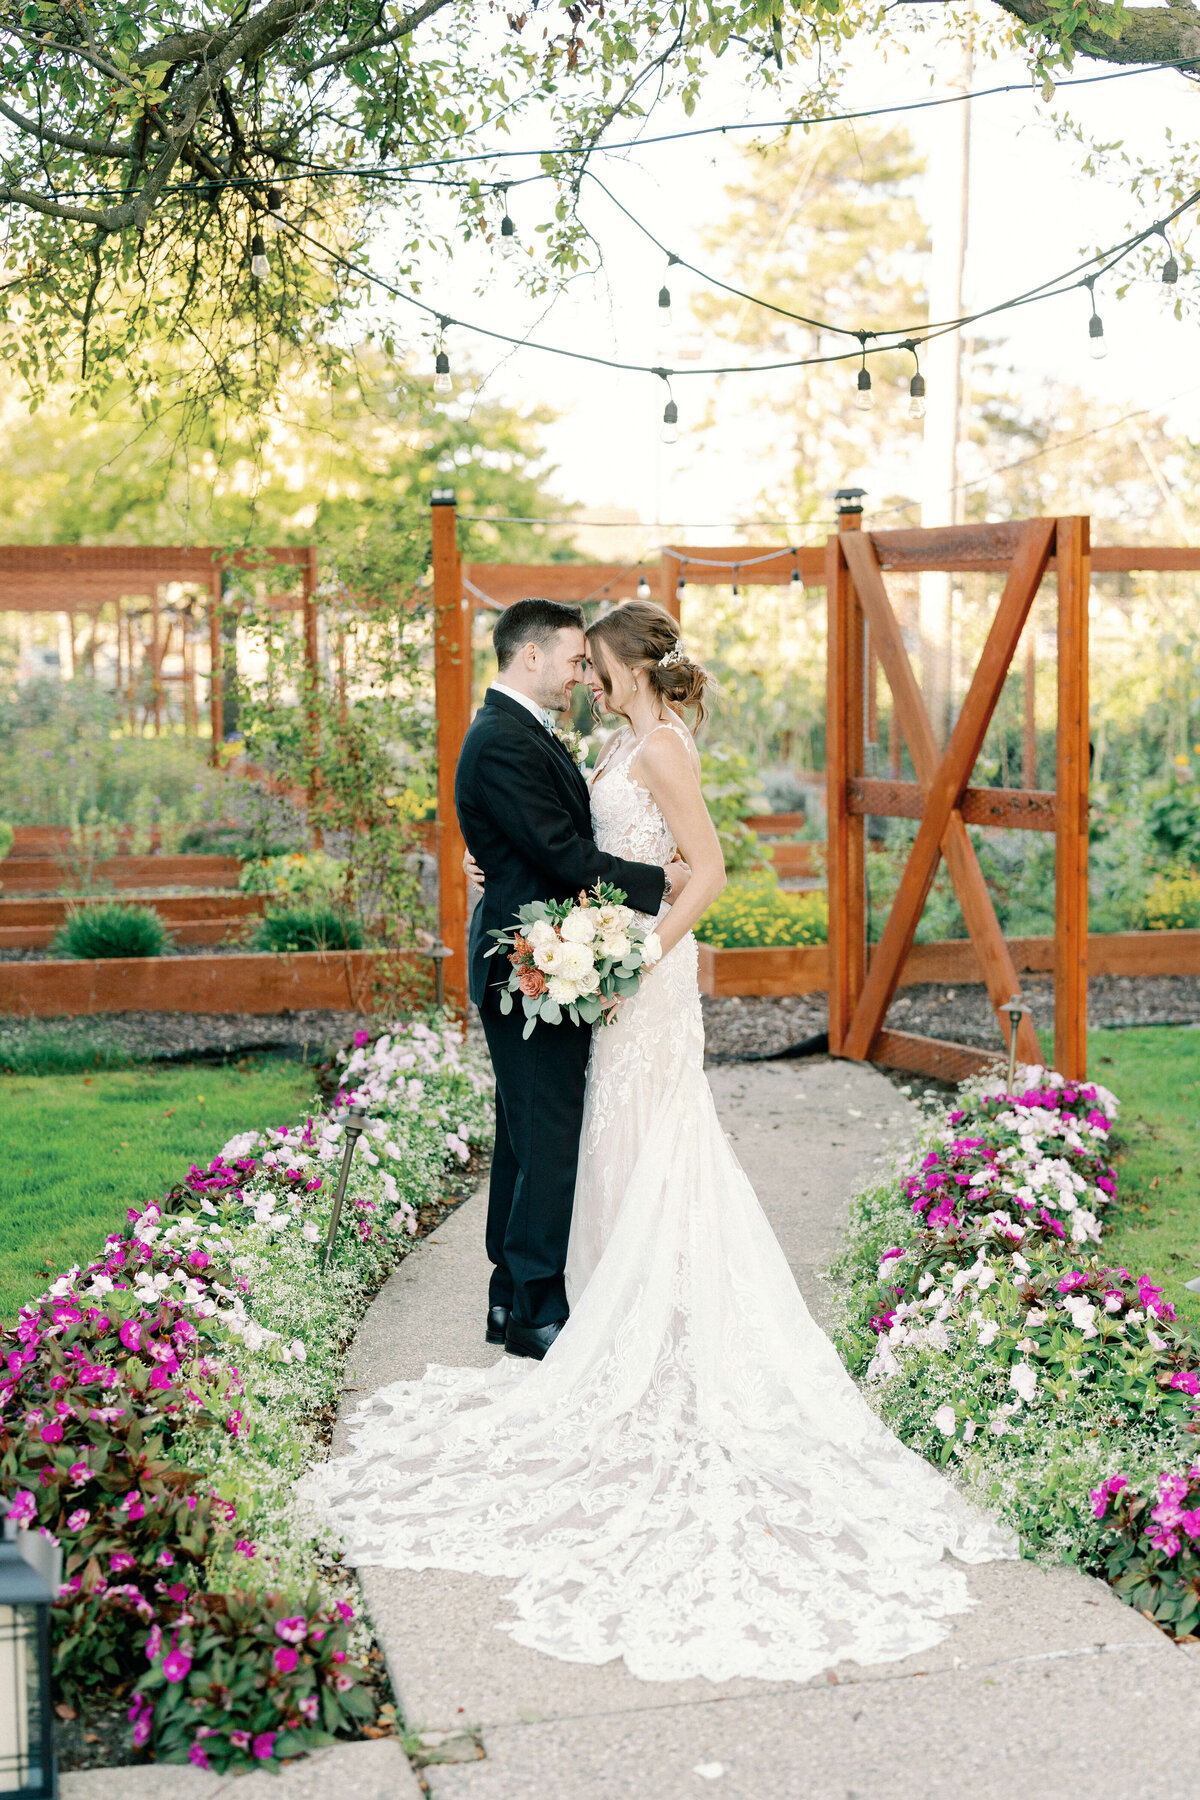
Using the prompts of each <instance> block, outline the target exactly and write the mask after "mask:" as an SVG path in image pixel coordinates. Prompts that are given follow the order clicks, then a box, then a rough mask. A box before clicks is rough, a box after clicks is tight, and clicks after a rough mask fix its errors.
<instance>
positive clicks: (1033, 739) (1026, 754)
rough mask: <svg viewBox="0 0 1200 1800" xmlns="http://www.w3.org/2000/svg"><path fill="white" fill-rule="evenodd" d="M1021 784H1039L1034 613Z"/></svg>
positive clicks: (1027, 630)
mask: <svg viewBox="0 0 1200 1800" xmlns="http://www.w3.org/2000/svg"><path fill="white" fill-rule="evenodd" d="M1021 786H1022V787H1026V788H1035V787H1036V786H1037V628H1036V623H1035V620H1034V615H1033V614H1032V613H1030V615H1029V623H1028V624H1027V625H1026V627H1025V743H1024V747H1023V752H1022V756H1021Z"/></svg>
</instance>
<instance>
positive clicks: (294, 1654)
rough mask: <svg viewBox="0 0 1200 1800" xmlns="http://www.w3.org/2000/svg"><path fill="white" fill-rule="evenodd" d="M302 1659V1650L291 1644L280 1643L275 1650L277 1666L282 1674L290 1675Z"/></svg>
mask: <svg viewBox="0 0 1200 1800" xmlns="http://www.w3.org/2000/svg"><path fill="white" fill-rule="evenodd" d="M299 1661H300V1652H299V1651H298V1650H293V1649H292V1646H291V1645H290V1644H280V1646H279V1648H278V1650H276V1652H275V1668H276V1670H277V1671H278V1673H279V1674H280V1675H290V1674H291V1673H292V1670H293V1669H294V1668H295V1667H296V1664H297V1663H298V1662H299Z"/></svg>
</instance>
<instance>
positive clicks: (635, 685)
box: [633, 675, 637, 694]
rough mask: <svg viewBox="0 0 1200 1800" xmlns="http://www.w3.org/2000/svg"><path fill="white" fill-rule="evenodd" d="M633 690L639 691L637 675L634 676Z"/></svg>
mask: <svg viewBox="0 0 1200 1800" xmlns="http://www.w3.org/2000/svg"><path fill="white" fill-rule="evenodd" d="M633 691H634V693H635V694H636V693H637V676H636V675H635V676H634V678H633Z"/></svg>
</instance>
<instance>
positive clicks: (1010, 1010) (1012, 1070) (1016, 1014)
mask: <svg viewBox="0 0 1200 1800" xmlns="http://www.w3.org/2000/svg"><path fill="white" fill-rule="evenodd" d="M1002 1011H1004V1012H1006V1013H1007V1014H1008V1092H1009V1093H1010V1094H1011V1093H1012V1091H1013V1082H1014V1081H1015V1080H1016V1078H1017V1032H1018V1031H1019V1029H1020V1026H1021V1015H1022V1014H1023V1013H1027V1012H1028V1011H1029V1008H1028V1007H1027V1006H1026V1004H1025V1002H1024V1001H1023V1000H1022V998H1021V996H1020V994H1014V995H1013V997H1012V999H1011V1000H1010V1001H1009V1002H1008V1004H1007V1006H1005V1007H1003V1008H1002Z"/></svg>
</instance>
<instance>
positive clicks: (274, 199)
mask: <svg viewBox="0 0 1200 1800" xmlns="http://www.w3.org/2000/svg"><path fill="white" fill-rule="evenodd" d="M286 224H287V221H286V220H285V219H284V216H283V189H282V188H279V187H270V188H268V189H267V230H268V231H269V232H270V233H271V235H272V237H278V236H279V233H280V232H281V231H283V230H285V229H286Z"/></svg>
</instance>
